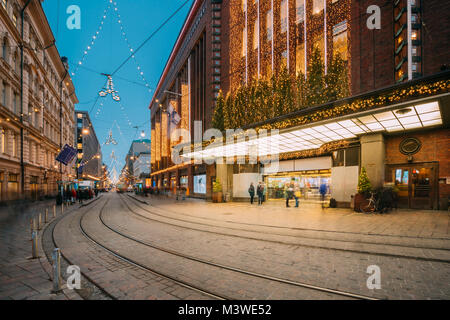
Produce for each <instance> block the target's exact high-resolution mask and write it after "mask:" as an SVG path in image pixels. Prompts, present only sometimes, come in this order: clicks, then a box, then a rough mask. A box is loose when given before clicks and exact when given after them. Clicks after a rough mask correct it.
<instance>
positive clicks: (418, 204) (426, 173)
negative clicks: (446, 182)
mask: <svg viewBox="0 0 450 320" xmlns="http://www.w3.org/2000/svg"><path fill="white" fill-rule="evenodd" d="M410 170H411V194H410V197H411V208H416V209H432V207H433V198H434V197H433V193H434V192H433V191H434V188H433V185H434V179H433V170H434V168H430V167H423V166H414V167H412V168H411V169H410Z"/></svg>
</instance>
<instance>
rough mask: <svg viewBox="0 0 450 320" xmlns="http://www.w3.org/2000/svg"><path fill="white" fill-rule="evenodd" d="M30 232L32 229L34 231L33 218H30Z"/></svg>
mask: <svg viewBox="0 0 450 320" xmlns="http://www.w3.org/2000/svg"><path fill="white" fill-rule="evenodd" d="M30 230H31V231H30V232H31V234H33V231H34V219H30Z"/></svg>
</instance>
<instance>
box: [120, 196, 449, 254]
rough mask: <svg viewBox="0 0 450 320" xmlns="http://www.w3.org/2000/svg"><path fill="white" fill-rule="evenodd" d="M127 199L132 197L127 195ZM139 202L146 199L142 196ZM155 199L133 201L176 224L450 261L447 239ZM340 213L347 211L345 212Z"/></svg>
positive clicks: (315, 212)
mask: <svg viewBox="0 0 450 320" xmlns="http://www.w3.org/2000/svg"><path fill="white" fill-rule="evenodd" d="M131 198H133V199H136V198H135V197H134V196H131ZM125 199H130V198H129V197H125ZM139 201H143V200H142V199H139ZM144 201H145V200H144ZM154 202H155V201H153V199H152V200H151V201H150V205H145V204H142V203H139V202H137V201H134V204H135V205H136V206H138V207H141V208H143V209H144V210H147V212H148V213H151V214H152V218H153V219H155V220H158V221H162V222H166V223H171V224H177V225H179V224H180V223H181V222H182V223H181V225H184V226H187V227H191V228H194V229H198V230H203V231H214V232H219V233H225V234H228V235H236V236H240V237H245V238H250V239H261V240H268V241H275V242H282V243H286V244H293V245H301V246H309V247H316V248H331V249H337V250H346V251H353V252H359V253H376V254H383V255H391V256H398V257H414V258H416V259H423V260H426V261H430V260H432V261H444V262H450V241H449V239H446V238H432V237H429V238H423V237H413V236H405V235H389V234H385V235H383V234H371V233H364V232H348V231H339V230H340V229H343V226H341V225H340V224H341V223H343V222H345V220H340V221H341V222H340V223H336V224H335V225H334V226H333V228H329V229H328V230H322V229H305V228H297V227H295V225H294V226H293V227H287V226H277V225H276V224H275V223H273V225H268V224H261V223H255V224H252V223H248V222H245V221H243V218H244V217H243V216H245V215H246V214H247V213H246V212H242V211H241V212H239V211H238V210H235V211H236V212H235V213H236V215H237V216H239V218H240V219H241V220H238V219H235V220H234V221H232V220H226V218H225V219H224V218H223V216H224V215H223V214H222V215H221V214H220V213H216V212H210V215H209V216H205V215H201V213H199V212H200V211H201V209H202V204H199V209H197V208H194V206H195V204H191V205H190V206H187V210H186V213H185V214H183V213H180V212H178V213H176V212H175V211H173V210H174V208H173V206H170V202H167V201H166V202H165V205H164V206H163V205H158V204H156V205H155V204H154ZM217 208H218V210H223V206H220V205H219V206H217ZM175 209H176V207H175ZM228 209H230V208H228ZM265 210H266V211H265V212H263V213H262V215H271V212H267V209H265ZM305 211H306V214H305V215H304V219H305V220H307V219H312V220H321V221H323V222H326V221H327V220H328V218H329V215H328V212H326V213H324V212H322V209H321V208H315V207H314V206H311V212H309V211H307V210H306V209H305ZM340 213H341V214H345V212H343V211H341V212H340ZM233 214H234V213H232V212H231V210H228V214H226V216H227V215H233ZM336 214H337V213H336ZM350 214H352V213H350ZM291 215H297V213H296V212H294V213H292V214H291ZM302 217H303V214H302ZM382 217H383V218H382V219H384V223H388V221H386V220H388V219H389V216H388V215H383V216H382ZM436 217H437V218H439V219H442V215H437V216H436ZM372 218H373V219H374V220H375V223H377V221H380V220H379V215H370V216H367V215H358V216H356V217H354V218H353V221H347V223H353V222H355V223H360V221H358V220H361V219H363V220H364V221H365V222H366V223H367V224H370V223H372V220H371V219H372ZM288 219H294V220H299V219H300V218H298V217H297V216H295V217H292V216H291V217H288ZM377 219H378V220H377ZM404 219H405V220H408V218H407V217H404ZM236 220H238V221H239V222H238V221H236ZM273 220H275V218H273ZM399 223H400V224H401V223H403V222H401V221H399ZM405 223H407V222H405ZM344 227H345V226H344Z"/></svg>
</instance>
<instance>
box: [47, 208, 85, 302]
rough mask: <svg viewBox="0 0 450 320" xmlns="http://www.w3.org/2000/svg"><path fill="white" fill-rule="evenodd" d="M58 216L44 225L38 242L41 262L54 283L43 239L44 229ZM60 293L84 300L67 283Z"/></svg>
mask: <svg viewBox="0 0 450 320" xmlns="http://www.w3.org/2000/svg"><path fill="white" fill-rule="evenodd" d="M76 209H77V208H71V209H69V210H68V211H66V213H65V214H63V215H68V214H70V213H72V212H73V211H74V210H76ZM60 216H61V215H60ZM57 218H58V215H56V218H53V217H52V219H50V220H49V221H48V222H47V223H46V224H44V225H43V227H42V230H41V231H40V232H39V241H38V242H39V243H38V248H39V252H40V253H42V254H41V256H40V257H39V263H40V265H41V267H42V269H43V270H44V272H45V273H46V274H47V275H48V278H49V281H51V282H52V283H53V265H52V264H51V263H50V261H49V260H48V259H47V255H46V254H45V251H44V247H43V244H42V241H43V235H44V230H45V229H46V228H47V227H48V226H49V225H50V223H52V222H53V221H54V220H56V219H57ZM62 272H63V270H61V273H62ZM61 278H63V277H61ZM59 293H62V294H64V296H66V297H67V299H68V300H83V298H82V297H81V296H80V295H79V294H78V293H76V291H75V290H70V289H68V288H67V286H66V285H65V284H64V285H63V287H62V289H61V291H60V292H59ZM49 294H53V295H58V293H54V292H52V291H51V290H50V292H49Z"/></svg>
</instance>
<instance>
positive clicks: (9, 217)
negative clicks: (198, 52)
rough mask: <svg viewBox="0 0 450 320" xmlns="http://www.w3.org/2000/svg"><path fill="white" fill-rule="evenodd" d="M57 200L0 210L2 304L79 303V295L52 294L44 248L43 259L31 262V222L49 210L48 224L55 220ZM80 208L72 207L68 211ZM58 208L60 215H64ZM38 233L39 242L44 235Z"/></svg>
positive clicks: (0, 293) (0, 291) (0, 282)
mask: <svg viewBox="0 0 450 320" xmlns="http://www.w3.org/2000/svg"><path fill="white" fill-rule="evenodd" d="M54 204H55V201H54V200H46V201H39V202H34V203H30V204H29V205H28V206H24V205H21V206H19V207H15V208H12V207H2V208H0V300H24V299H26V300H68V299H79V297H78V295H77V294H76V293H72V294H71V293H67V292H62V293H59V294H53V293H51V290H52V281H51V278H50V276H49V274H48V272H50V268H49V267H50V264H49V262H48V261H47V259H46V257H45V254H44V252H42V246H40V249H41V250H40V252H39V255H40V258H39V259H31V225H30V219H32V218H35V217H36V219H37V216H38V214H39V212H41V213H42V222H43V224H44V213H45V209H49V220H51V219H52V217H53V205H54ZM78 207H79V205H78V204H76V205H73V206H71V207H69V210H74V209H76V208H78ZM60 212H61V206H58V207H57V215H60V214H61V213H60ZM41 232H42V230H41V231H39V238H40V235H41Z"/></svg>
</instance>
